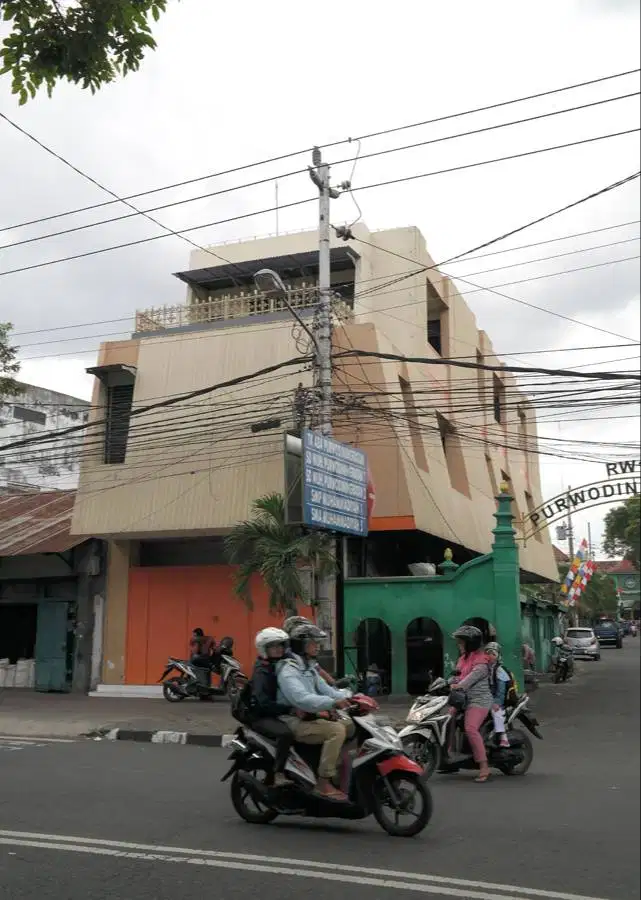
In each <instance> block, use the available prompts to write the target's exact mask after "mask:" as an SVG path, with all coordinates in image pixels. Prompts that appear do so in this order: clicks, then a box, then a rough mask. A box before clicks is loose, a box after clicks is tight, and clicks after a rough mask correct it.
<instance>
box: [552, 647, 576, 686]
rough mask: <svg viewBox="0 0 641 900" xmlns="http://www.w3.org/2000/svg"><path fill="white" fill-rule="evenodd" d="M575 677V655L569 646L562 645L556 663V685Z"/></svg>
mask: <svg viewBox="0 0 641 900" xmlns="http://www.w3.org/2000/svg"><path fill="white" fill-rule="evenodd" d="M573 675H574V654H573V653H572V650H571V648H570V647H568V646H567V644H561V645H560V646H559V650H558V653H557V656H556V659H555V661H554V683H555V684H561V682H562V681H568V679H570V678H572V676H573Z"/></svg>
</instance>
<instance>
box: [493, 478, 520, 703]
mask: <svg viewBox="0 0 641 900" xmlns="http://www.w3.org/2000/svg"><path fill="white" fill-rule="evenodd" d="M513 499H514V498H513V497H512V496H511V495H510V488H509V485H508V484H505V483H503V484H501V487H500V494H499V496H498V497H497V498H496V501H497V508H496V512H495V513H494V518H495V519H496V527H495V528H494V529H493V531H492V534H493V535H494V543H493V544H492V563H493V568H494V625H495V626H496V631H497V636H498V640H499V641H500V642H501V645H502V646H503V657H504V659H505V664H506V666H507V667H508V668H509V669H511V670H512V672H513V673H514V676H515V678H516V679H517V680H518V683H519V688H520V689H521V690H522V689H523V686H524V684H523V662H522V658H521V645H522V639H521V603H520V595H519V551H518V547H517V545H516V541H515V540H514V536H515V531H514V528H513V527H512V522H513V519H514V517H513V515H512V505H511V504H512V500H513Z"/></svg>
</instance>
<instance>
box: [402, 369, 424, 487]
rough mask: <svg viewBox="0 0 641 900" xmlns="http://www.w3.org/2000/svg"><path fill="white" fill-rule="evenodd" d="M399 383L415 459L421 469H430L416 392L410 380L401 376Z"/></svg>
mask: <svg viewBox="0 0 641 900" xmlns="http://www.w3.org/2000/svg"><path fill="white" fill-rule="evenodd" d="M398 381H399V384H400V386H401V394H402V397H403V405H404V407H405V418H406V419H407V423H408V426H409V431H410V438H411V440H412V449H413V451H414V459H415V460H416V465H417V466H418V467H419V469H422V470H423V471H424V472H428V471H429V467H428V465H427V456H426V455H425V447H424V446H423V437H422V435H421V427H420V419H419V413H418V409H417V408H416V403H415V402H414V394H413V393H412V387H411V385H410V383H409V381H406V380H405V379H404V378H401V377H400V376H399V379H398Z"/></svg>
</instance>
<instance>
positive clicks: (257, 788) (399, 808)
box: [222, 694, 432, 837]
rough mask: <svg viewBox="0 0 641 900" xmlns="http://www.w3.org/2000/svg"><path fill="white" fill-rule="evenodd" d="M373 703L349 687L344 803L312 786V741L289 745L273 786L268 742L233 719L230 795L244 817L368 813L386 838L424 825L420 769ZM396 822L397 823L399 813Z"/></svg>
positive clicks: (315, 750) (427, 813)
mask: <svg viewBox="0 0 641 900" xmlns="http://www.w3.org/2000/svg"><path fill="white" fill-rule="evenodd" d="M376 710H378V704H377V703H376V701H375V700H373V699H372V698H371V697H365V696H364V695H362V694H356V695H355V696H354V697H353V698H352V703H351V706H350V707H349V709H348V710H346V711H345V712H344V713H339V715H347V716H349V717H350V718H351V720H352V721H353V723H354V726H355V728H356V735H355V738H354V739H353V741H350V742H349V746H350V747H354V749H351V750H350V749H348V748H346V749H345V750H344V752H343V758H342V764H341V773H340V775H341V785H343V786H344V790H345V793H346V794H347V797H348V799H347V802H345V801H341V800H334V799H330V798H328V797H322V796H320V795H319V794H317V793H316V792H315V787H316V771H317V767H318V762H319V758H320V750H321V748H320V746H312V745H309V744H296V746H295V747H292V749H291V750H290V753H289V758H288V760H287V764H286V766H285V774H286V775H287V777H288V779H290V784H285V785H279V786H278V787H275V786H274V771H273V768H274V759H275V756H276V749H275V743H274V741H272V740H270V738H268V737H266V736H263V735H261V734H260V732H259V730H257V729H254V728H253V727H249V726H246V725H243V726H241V727H240V728H239V729H238V730H237V732H236V735H235V737H234V740H233V741H232V743H231V745H230V747H231V751H232V752H231V756H230V757H229V758H230V760H231V761H232V766H231V769H230V770H229V771H228V772H227V774H226V775H224V776H223V778H222V780H223V781H226V780H227V779H228V778H231V779H232V783H231V800H232V803H233V805H234V809H235V810H236V812H237V813H238V815H239V816H240V817H241V818H242V819H244V820H245V821H246V822H250V823H252V824H256V825H266V824H268V823H269V822H273V821H274V819H275V818H276V817H277V816H305V817H312V818H334V819H365V818H367V816H370V815H373V816H374V818H375V819H376V821H377V822H378V824H379V825H380V826H381V828H383V829H384V830H385V831H386V832H387V833H388V834H390V835H392V836H393V837H413V836H414V835H416V834H419V833H420V832H421V831H423V829H424V828H425V827H426V826H427V825H428V824H429V821H430V819H431V817H432V796H431V793H430V789H429V788H428V786H427V784H426V783H425V780H424V778H423V770H422V768H421V767H420V766H419V765H417V764H416V763H415V762H413V760H411V759H410V758H409V757H408V756H407V755H406V753H405V751H404V750H403V745H402V743H401V740H400V738H399V737H398V735H397V734H396V731H395V730H394V729H393V728H392V727H391V726H389V725H383V724H382V723H381V722H379V721H378V720H377V719H376V717H375V716H374V713H375V712H376ZM402 817H404V821H403V822H401V818H402Z"/></svg>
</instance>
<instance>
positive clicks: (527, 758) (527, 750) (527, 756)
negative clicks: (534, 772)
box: [497, 728, 534, 775]
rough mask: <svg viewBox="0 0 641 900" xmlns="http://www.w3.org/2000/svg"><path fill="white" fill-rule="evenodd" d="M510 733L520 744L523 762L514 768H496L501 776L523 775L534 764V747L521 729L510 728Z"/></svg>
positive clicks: (506, 766)
mask: <svg viewBox="0 0 641 900" xmlns="http://www.w3.org/2000/svg"><path fill="white" fill-rule="evenodd" d="M510 733H511V734H512V735H514V736H515V737H518V739H519V741H520V742H521V749H522V751H523V761H522V762H520V763H518V765H515V766H508V765H505V766H497V769H498V770H499V772H502V773H503V775H525V774H526V772H527V771H528V769H529V768H530V766H531V765H532V763H533V762H534V747H533V746H532V741H531V740H530V736H529V735H528V734H526V733H525V731H523V730H522V729H521V728H512V730H511V732H510Z"/></svg>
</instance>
